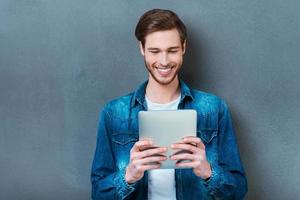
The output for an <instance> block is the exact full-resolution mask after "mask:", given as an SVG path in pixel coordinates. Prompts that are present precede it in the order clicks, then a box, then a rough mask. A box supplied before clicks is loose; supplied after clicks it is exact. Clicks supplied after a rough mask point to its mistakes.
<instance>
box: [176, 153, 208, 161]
mask: <svg viewBox="0 0 300 200" xmlns="http://www.w3.org/2000/svg"><path fill="white" fill-rule="evenodd" d="M171 159H172V160H192V161H195V160H202V159H203V156H201V155H194V154H189V153H183V154H178V155H174V156H171Z"/></svg>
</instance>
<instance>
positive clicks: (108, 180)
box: [91, 9, 247, 200]
mask: <svg viewBox="0 0 300 200" xmlns="http://www.w3.org/2000/svg"><path fill="white" fill-rule="evenodd" d="M135 35H136V38H137V40H138V41H139V47H140V52H141V54H142V56H143V57H144V61H145V65H146V68H147V70H148V72H149V77H148V80H147V81H146V82H144V83H143V84H142V85H140V86H139V87H138V88H137V90H136V91H134V92H132V93H130V94H128V95H126V96H123V97H120V98H118V99H115V100H112V101H111V102H109V103H108V104H107V105H106V106H105V107H104V108H103V110H102V112H101V115H100V122H99V127H98V136H97V147H96V151H95V156H94V161H93V165H92V174H91V181H92V199H138V200H139V199H141V200H144V199H150V200H164V199H168V200H170V199H171V200H175V199H177V200H184V199H187V200H194V199H197V200H201V199H205V200H206V199H238V200H239V199H243V197H244V196H245V194H246V191H247V181H246V177H245V173H244V169H243V166H242V163H241V160H240V156H239V151H238V146H237V142H236V138H235V134H234V130H233V126H232V121H231V116H230V112H229V110H228V107H227V105H226V104H225V102H224V101H223V100H221V99H220V98H218V97H217V96H215V95H212V94H208V93H204V92H201V91H199V90H195V89H190V88H189V87H188V86H187V85H186V84H185V83H184V82H183V81H182V80H181V79H180V78H179V77H178V72H179V70H180V68H181V66H182V63H183V55H184V53H185V49H186V38H187V37H186V28H185V25H184V24H183V22H182V21H181V20H180V19H179V18H178V16H177V15H176V14H175V13H174V12H172V11H170V10H161V9H154V10H150V11H148V12H146V13H144V15H143V16H142V17H141V18H140V20H139V22H138V24H137V26H136V30H135ZM177 109H194V110H196V112H197V115H198V117H197V137H192V136H190V137H185V138H183V139H182V140H180V141H178V142H177V143H175V144H173V145H172V146H170V147H158V148H153V147H156V145H155V143H154V142H153V141H151V140H146V139H144V140H139V132H138V121H137V119H138V112H139V111H141V110H177ZM167 148H172V149H178V150H186V151H185V153H182V154H177V155H173V156H171V157H170V158H167V157H166V156H158V154H160V155H161V154H162V155H163V154H164V153H166V151H167ZM167 159H172V160H174V161H180V160H189V161H188V162H178V164H177V166H178V167H185V168H184V169H176V170H174V169H167V170H166V169H160V166H161V163H162V162H164V161H165V160H167Z"/></svg>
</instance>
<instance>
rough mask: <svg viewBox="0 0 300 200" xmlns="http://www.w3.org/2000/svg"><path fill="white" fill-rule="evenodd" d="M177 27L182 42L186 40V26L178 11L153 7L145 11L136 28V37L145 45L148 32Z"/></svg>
mask: <svg viewBox="0 0 300 200" xmlns="http://www.w3.org/2000/svg"><path fill="white" fill-rule="evenodd" d="M174 28H176V29H177V31H178V33H179V36H180V41H181V44H182V45H183V43H184V42H185V40H186V37H187V34H186V28H185V25H184V23H183V22H182V21H181V20H180V19H179V17H178V16H177V14H176V13H174V12H173V11H171V10H163V9H152V10H149V11H147V12H145V13H144V14H143V15H142V16H141V18H140V20H139V22H138V23H137V25H136V28H135V37H136V38H137V40H138V41H140V42H141V43H142V45H143V47H144V46H145V38H146V36H147V35H148V34H150V33H153V32H156V31H164V30H171V29H174Z"/></svg>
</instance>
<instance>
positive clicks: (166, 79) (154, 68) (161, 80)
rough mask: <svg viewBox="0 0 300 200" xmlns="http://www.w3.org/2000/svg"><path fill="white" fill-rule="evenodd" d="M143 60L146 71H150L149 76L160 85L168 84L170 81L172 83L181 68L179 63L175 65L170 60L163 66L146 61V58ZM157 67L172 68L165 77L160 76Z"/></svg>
mask: <svg viewBox="0 0 300 200" xmlns="http://www.w3.org/2000/svg"><path fill="white" fill-rule="evenodd" d="M144 62H145V66H146V68H147V70H148V72H149V73H150V76H151V77H152V78H153V79H154V80H155V81H156V82H157V83H159V84H160V85H169V84H170V83H172V82H173V80H174V79H175V78H177V77H178V73H179V70H180V68H181V63H180V64H178V65H177V64H176V63H174V62H170V63H168V64H167V65H165V66H161V65H157V64H155V63H154V64H150V63H147V62H146V60H144ZM158 67H162V68H171V70H172V71H171V74H170V75H169V76H167V77H161V76H160V75H159V74H158V72H157V68H158ZM174 68H175V71H173V70H174Z"/></svg>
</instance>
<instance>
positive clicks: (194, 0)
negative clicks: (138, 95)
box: [0, 0, 300, 200]
mask: <svg viewBox="0 0 300 200" xmlns="http://www.w3.org/2000/svg"><path fill="white" fill-rule="evenodd" d="M157 7H158V8H168V9H172V10H174V11H176V12H177V13H178V14H179V16H181V18H182V19H183V21H184V22H185V23H186V25H187V28H188V34H189V40H188V50H187V54H186V56H185V63H184V71H183V77H184V79H185V80H186V81H187V82H188V83H189V84H190V85H191V86H193V87H195V88H198V89H201V90H204V91H207V92H211V93H214V94H217V95H218V96H220V97H222V98H223V99H225V100H226V101H227V103H228V104H229V106H230V109H231V111H232V114H233V120H234V123H235V127H236V132H237V138H238V143H239V146H240V151H241V156H242V160H243V162H244V165H245V169H246V172H247V175H248V181H249V193H248V195H247V198H246V199H249V200H251V199H256V200H260V199H264V200H265V199H299V198H300V192H299V190H298V186H299V185H300V175H299V171H300V154H299V152H300V146H299V145H298V143H299V140H300V134H299V132H300V123H299V119H300V89H299V88H300V87H299V85H300V78H299V77H300V58H299V57H300V56H299V52H300V20H299V19H300V12H299V10H300V1H297V0H287V1H281V0H246V1H239V0H219V1H206V0H190V1H182V0H173V1H167V0H164V1H148V0H147V1H139V0H133V1H124V0H115V1H110V0H102V1H95V0H87V1H83V0H82V1H80V0H51V1H46V0H23V1H19V0H0V174H1V178H0V199H6V200H15V199H31V200H32V199H81V200H82V199H90V182H89V175H90V167H91V161H92V158H93V153H94V148H95V142H96V128H97V121H98V112H99V110H100V109H101V108H102V106H103V105H104V103H105V102H107V101H108V100H110V99H112V98H115V97H117V96H120V95H123V94H125V93H128V92H129V91H131V90H133V89H135V88H136V86H137V85H138V84H139V83H141V82H142V81H144V80H145V79H146V78H147V73H146V70H145V68H144V63H143V60H142V57H141V56H140V55H139V50H138V46H137V42H136V40H135V38H134V28H135V25H136V22H137V21H138V18H139V17H140V15H141V14H142V13H143V12H144V11H146V10H148V9H151V8H157Z"/></svg>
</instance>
